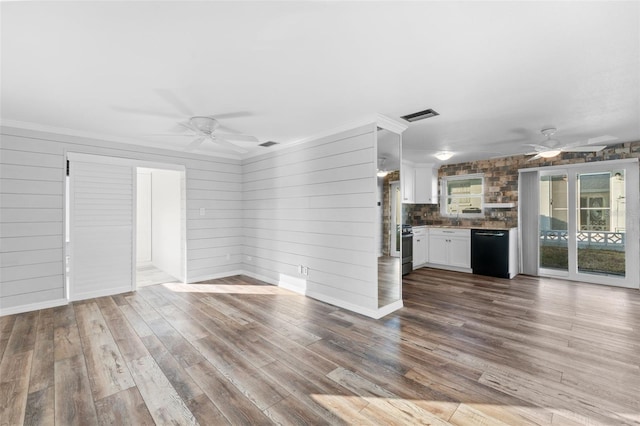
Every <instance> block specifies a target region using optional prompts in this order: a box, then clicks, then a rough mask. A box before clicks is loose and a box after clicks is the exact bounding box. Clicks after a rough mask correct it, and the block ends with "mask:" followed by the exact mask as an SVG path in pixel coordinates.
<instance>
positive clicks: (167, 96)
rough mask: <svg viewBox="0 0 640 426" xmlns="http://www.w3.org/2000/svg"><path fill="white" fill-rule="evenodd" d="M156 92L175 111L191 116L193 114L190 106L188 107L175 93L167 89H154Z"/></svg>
mask: <svg viewBox="0 0 640 426" xmlns="http://www.w3.org/2000/svg"><path fill="white" fill-rule="evenodd" d="M156 93H157V94H158V96H160V97H161V98H162V99H164V100H165V101H167V102H168V103H169V104H171V106H173V107H174V108H175V109H176V111H178V112H179V113H180V114H182V115H183V116H187V117H193V116H194V115H195V114H194V113H193V112H192V111H191V108H189V107H188V106H187V105H186V104H185V103H184V102H182V100H181V99H180V98H179V97H178V96H177V95H176V94H175V93H173V91H171V90H168V89H156Z"/></svg>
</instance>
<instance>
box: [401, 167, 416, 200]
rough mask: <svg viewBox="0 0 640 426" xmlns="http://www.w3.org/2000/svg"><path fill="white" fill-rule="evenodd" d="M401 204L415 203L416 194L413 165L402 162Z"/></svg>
mask: <svg viewBox="0 0 640 426" xmlns="http://www.w3.org/2000/svg"><path fill="white" fill-rule="evenodd" d="M401 175H402V202H403V203H405V204H413V203H415V199H416V194H415V187H416V174H415V169H414V168H413V164H411V163H409V162H408V161H403V162H402V172H401Z"/></svg>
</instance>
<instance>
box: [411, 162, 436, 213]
mask: <svg viewBox="0 0 640 426" xmlns="http://www.w3.org/2000/svg"><path fill="white" fill-rule="evenodd" d="M414 174H415V177H416V181H415V184H414V193H415V199H414V200H415V202H416V204H437V203H438V172H437V169H435V173H434V168H433V167H431V166H430V165H429V166H427V165H424V166H416V168H415V173H414Z"/></svg>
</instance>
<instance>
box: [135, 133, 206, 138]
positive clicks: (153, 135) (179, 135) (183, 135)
mask: <svg viewBox="0 0 640 426" xmlns="http://www.w3.org/2000/svg"><path fill="white" fill-rule="evenodd" d="M143 136H149V137H156V136H176V137H179V138H183V137H185V136H187V137H190V138H194V137H196V136H198V135H194V134H193V133H150V134H146V135H143Z"/></svg>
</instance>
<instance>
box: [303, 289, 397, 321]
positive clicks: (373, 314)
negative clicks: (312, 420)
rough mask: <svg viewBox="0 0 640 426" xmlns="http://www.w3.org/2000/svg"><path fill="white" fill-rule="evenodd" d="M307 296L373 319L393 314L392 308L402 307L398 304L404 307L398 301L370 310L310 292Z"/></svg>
mask: <svg viewBox="0 0 640 426" xmlns="http://www.w3.org/2000/svg"><path fill="white" fill-rule="evenodd" d="M306 296H308V297H311V298H312V299H316V300H319V301H321V302H324V303H328V304H330V305H333V306H337V307H338V308H342V309H346V310H348V311H351V312H355V313H356V314H361V315H364V316H367V317H369V318H373V319H379V318H382V317H383V316H384V315H388V314H389V313H391V312H393V310H391V309H392V308H395V309H394V310H396V309H399V308H400V307H401V306H400V307H396V306H397V305H398V304H400V305H402V301H401V300H398V301H397V302H394V303H392V304H390V305H387V306H385V307H384V308H383V309H382V310H381V309H370V308H365V307H362V306H360V305H354V304H353V303H349V302H345V301H344V300H339V299H334V298H333V297H328V296H326V295H324V294H320V293H315V292H308V293H307V294H306ZM387 311H389V312H387Z"/></svg>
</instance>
